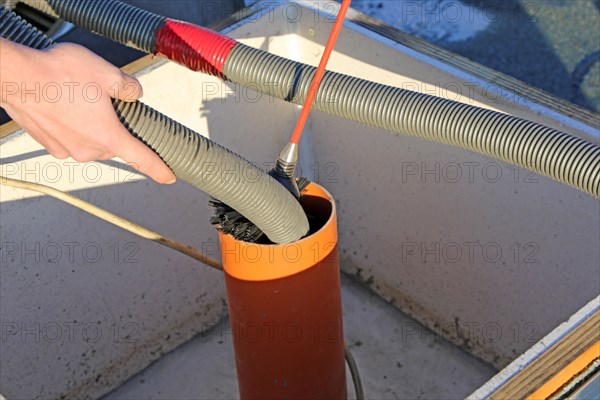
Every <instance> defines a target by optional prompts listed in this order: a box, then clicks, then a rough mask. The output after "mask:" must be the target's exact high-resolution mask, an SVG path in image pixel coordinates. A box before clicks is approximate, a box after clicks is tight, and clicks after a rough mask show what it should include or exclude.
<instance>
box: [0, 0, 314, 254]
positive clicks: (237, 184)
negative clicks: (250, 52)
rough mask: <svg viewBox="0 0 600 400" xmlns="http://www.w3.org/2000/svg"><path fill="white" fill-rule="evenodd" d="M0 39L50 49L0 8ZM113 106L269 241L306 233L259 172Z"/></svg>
mask: <svg viewBox="0 0 600 400" xmlns="http://www.w3.org/2000/svg"><path fill="white" fill-rule="evenodd" d="M0 36H1V37H3V38H5V39H9V40H11V41H14V42H17V43H20V44H23V45H26V46H29V47H32V48H37V49H41V48H45V47H48V46H50V45H51V44H52V42H51V40H50V39H49V38H47V37H46V36H45V35H44V34H42V33H41V32H40V31H38V30H37V29H35V28H34V27H32V26H31V25H29V24H28V23H27V22H25V21H24V20H22V19H21V18H20V17H19V16H17V15H16V14H15V13H13V12H11V11H10V10H8V9H7V8H6V7H4V6H0ZM113 104H114V106H115V110H116V112H117V114H118V116H119V118H120V120H121V122H122V123H123V125H124V126H125V127H126V128H127V129H128V130H129V132H130V133H131V134H133V135H134V136H136V137H137V138H138V139H140V140H142V141H143V142H144V143H146V145H148V146H149V147H150V148H152V149H153V150H154V151H155V152H156V153H157V154H158V155H159V156H160V157H161V158H162V159H163V160H164V161H165V163H166V164H167V165H168V166H169V167H170V168H171V169H172V170H173V172H175V174H176V175H177V176H178V177H179V178H181V179H183V180H185V181H186V182H188V183H190V184H192V185H193V186H195V187H196V188H198V189H200V190H202V191H204V192H206V193H208V194H209V195H211V196H213V197H214V198H216V199H218V200H220V201H222V202H223V203H226V204H228V205H229V206H230V207H233V208H234V209H235V210H236V211H238V212H239V213H241V214H243V215H244V216H245V217H246V218H248V219H249V220H250V221H251V222H252V223H254V224H255V225H256V226H257V227H258V228H259V229H260V230H262V231H263V232H264V233H265V235H267V237H268V238H269V239H270V240H271V241H273V242H275V243H280V244H281V243H290V242H293V241H296V240H298V239H300V238H301V237H302V236H304V235H305V234H306V233H307V232H308V229H309V224H308V219H307V217H306V214H305V213H304V211H303V210H302V207H301V206H300V204H299V203H298V201H297V200H296V199H295V198H294V196H292V194H291V193H289V192H288V191H287V190H286V189H285V188H284V187H283V186H282V185H281V184H279V183H278V182H277V181H275V180H274V179H273V178H272V177H271V176H269V175H268V174H267V173H266V172H264V171H263V170H261V169H259V168H257V167H256V166H254V165H253V164H252V163H250V162H248V161H246V160H245V159H243V158H242V157H240V156H239V155H237V154H235V153H233V152H231V151H229V150H227V149H226V148H224V147H222V146H220V145H218V144H216V143H214V142H212V141H211V140H209V139H207V138H205V137H204V136H202V135H200V134H198V133H196V132H194V131H192V130H191V129H189V128H187V127H185V126H183V125H181V124H179V123H178V122H176V121H173V120H172V119H170V118H169V117H167V116H165V115H162V114H161V113H159V112H158V111H156V110H154V109H152V108H151V107H148V106H147V105H145V104H143V103H141V102H139V101H136V102H130V103H126V102H123V101H120V100H114V101H113Z"/></svg>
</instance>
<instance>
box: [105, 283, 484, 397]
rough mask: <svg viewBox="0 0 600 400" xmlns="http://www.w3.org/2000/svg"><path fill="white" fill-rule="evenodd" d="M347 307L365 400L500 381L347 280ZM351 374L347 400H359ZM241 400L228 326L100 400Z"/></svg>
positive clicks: (444, 393) (454, 391) (456, 392)
mask: <svg viewBox="0 0 600 400" xmlns="http://www.w3.org/2000/svg"><path fill="white" fill-rule="evenodd" d="M342 302H343V309H344V332H345V336H346V341H347V342H348V344H349V345H350V347H351V349H352V353H353V355H354V357H355V358H356V362H357V364H358V368H359V369H360V375H361V378H362V380H363V385H364V389H365V395H366V398H367V399H430V400H431V399H443V400H449V399H463V398H465V397H466V396H467V395H468V394H469V393H470V392H471V391H472V390H473V389H475V388H477V387H479V386H480V385H481V384H482V383H483V382H485V381H486V380H487V379H488V378H490V377H491V376H492V375H493V374H494V373H495V370H494V369H493V368H492V367H490V366H489V365H487V364H485V363H482V362H481V361H479V360H477V359H476V358H474V357H472V356H470V355H468V354H467V353H465V352H464V351H462V350H460V349H458V348H457V347H455V346H453V345H452V344H450V343H449V342H447V341H446V340H444V339H442V338H441V337H439V336H437V335H435V333H433V332H431V331H429V330H427V329H426V328H424V327H423V326H422V325H420V324H419V323H418V322H417V321H415V320H413V319H411V318H409V317H407V316H406V315H404V314H402V313H400V312H398V311H397V310H396V309H395V308H394V307H392V306H391V305H390V304H387V303H386V302H384V301H383V300H382V299H381V298H380V297H379V296H377V295H374V294H373V293H372V292H370V291H368V290H366V289H365V287H364V286H363V285H362V284H357V283H355V282H354V281H351V280H350V279H349V278H347V277H344V276H342ZM257 367H258V368H260V366H257ZM347 373H348V380H347V381H348V393H349V394H350V396H349V398H350V399H355V398H356V397H355V396H354V389H353V387H352V382H351V379H350V375H349V372H347ZM237 397H238V392H237V383H236V376H235V365H234V356H233V346H232V340H231V330H230V328H229V326H228V324H227V321H226V320H223V321H221V323H220V324H219V326H217V327H215V328H214V329H212V330H211V331H209V332H207V333H205V334H200V335H198V336H196V337H195V338H194V339H192V340H191V341H189V342H188V343H186V344H185V345H183V346H181V347H180V348H178V349H177V350H175V351H173V352H172V353H170V354H167V355H166V356H164V357H162V358H161V359H160V360H159V361H157V362H155V363H154V364H152V365H151V366H150V367H148V368H147V369H146V370H144V371H143V372H141V373H140V374H138V375H136V376H134V377H132V378H131V379H130V380H129V381H128V382H127V383H125V384H124V385H123V386H122V387H120V388H119V389H117V390H115V391H114V392H112V393H110V394H108V395H107V396H105V397H104V398H103V400H131V399H145V400H171V399H177V400H187V399H189V400H197V399H234V398H237Z"/></svg>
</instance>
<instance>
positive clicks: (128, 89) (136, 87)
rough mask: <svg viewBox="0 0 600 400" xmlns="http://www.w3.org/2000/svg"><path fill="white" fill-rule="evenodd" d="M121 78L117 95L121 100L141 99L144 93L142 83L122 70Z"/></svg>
mask: <svg viewBox="0 0 600 400" xmlns="http://www.w3.org/2000/svg"><path fill="white" fill-rule="evenodd" d="M120 76H121V80H120V82H118V84H119V88H118V90H117V91H116V92H115V97H116V98H117V99H119V100H123V101H127V102H131V101H136V100H138V99H140V98H141V97H142V96H143V95H144V89H143V88H142V85H141V83H140V82H139V81H138V80H137V79H136V78H134V77H133V76H131V75H129V74H126V73H125V72H123V71H120Z"/></svg>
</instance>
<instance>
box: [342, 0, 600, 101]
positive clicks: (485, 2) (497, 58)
mask: <svg viewBox="0 0 600 400" xmlns="http://www.w3.org/2000/svg"><path fill="white" fill-rule="evenodd" d="M352 7H353V8H355V9H357V10H358V11H362V12H364V13H366V14H368V15H371V16H373V17H374V18H377V19H380V20H381V21H383V22H385V23H387V24H389V25H392V26H394V27H396V28H398V29H401V30H403V31H405V32H408V33H411V34H414V35H416V36H419V37H421V38H423V39H425V40H427V41H429V42H431V43H433V44H436V45H438V46H440V47H443V48H445V49H448V50H451V51H453V52H455V53H458V54H460V55H462V56H465V57H467V58H469V59H471V60H473V61H476V62H478V63H481V64H483V65H486V66H488V67H491V68H493V69H495V70H497V71H500V72H503V73H505V74H507V75H510V76H513V77H515V78H517V79H520V80H522V81H523V82H526V83H528V84H530V85H532V86H534V87H538V88H540V89H543V90H545V91H547V92H549V93H552V94H554V95H555V96H557V97H560V98H563V99H566V100H569V101H571V102H573V103H575V104H578V105H580V106H582V107H585V108H587V109H590V110H593V111H595V112H600V34H598V32H599V30H600V1H598V0H572V1H569V0H463V1H458V0H419V1H415V0H353V1H352Z"/></svg>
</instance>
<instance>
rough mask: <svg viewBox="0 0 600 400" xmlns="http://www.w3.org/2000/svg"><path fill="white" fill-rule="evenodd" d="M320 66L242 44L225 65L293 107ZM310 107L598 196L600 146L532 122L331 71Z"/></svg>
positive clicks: (238, 78)
mask: <svg viewBox="0 0 600 400" xmlns="http://www.w3.org/2000/svg"><path fill="white" fill-rule="evenodd" d="M315 71H316V68H315V67H313V66H309V65H306V64H301V63H298V62H295V61H292V60H289V59H286V58H283V57H280V56H277V55H274V54H271V53H268V52H265V51H262V50H259V49H255V48H253V47H249V46H246V45H244V44H241V43H238V44H237V45H236V46H235V47H234V48H233V49H232V50H231V53H230V54H229V57H228V59H227V61H226V62H225V64H224V66H223V74H224V75H225V76H226V77H227V79H229V80H231V81H232V82H236V83H238V84H241V85H244V86H248V87H250V88H253V89H255V90H258V91H260V92H262V93H266V94H268V95H270V96H273V97H277V98H279V99H284V100H286V101H289V102H292V103H296V104H302V103H303V102H304V99H306V96H307V93H308V90H309V88H310V83H311V81H312V77H313V76H314V73H315ZM313 107H314V108H315V109H317V110H319V111H322V112H325V113H328V114H331V115H335V116H338V117H342V118H345V119H349V120H352V121H356V122H360V123H362V124H365V125H368V126H372V127H376V128H382V129H385V130H388V131H392V132H396V133H400V134H405V135H411V136H417V137H420V138H423V139H427V140H431V141H434V142H439V143H444V144H448V145H452V146H456V147H460V148H463V149H466V150H469V151H472V152H476V153H480V154H483V155H486V156H489V157H494V158H497V159H499V160H502V161H506V162H508V163H511V164H514V165H518V166H520V167H523V168H526V169H529V170H532V171H534V172H537V173H539V174H541V175H545V176H547V177H550V178H552V179H554V180H556V181H559V182H562V183H565V184H567V185H570V186H572V187H575V188H578V189H580V190H582V191H584V192H586V193H588V194H591V195H593V196H595V197H600V146H598V145H597V144H594V143H591V142H588V141H586V140H583V139H581V138H578V137H576V136H573V135H570V134H567V133H564V132H560V131H557V130H555V129H552V128H549V127H547V126H544V125H540V124H537V123H535V122H531V121H528V120H524V119H521V118H517V117H513V116H510V115H506V114H502V113H499V112H496V111H492V110H486V109H483V108H479V107H475V106H471V105H467V104H463V103H459V102H456V101H451V100H446V99H442V98H439V97H435V96H431V95H427V94H422V93H417V92H412V91H409V90H404V89H400V88H396V87H392V86H386V85H382V84H379V83H375V82H371V81H367V80H364V79H360V78H356V77H352V76H348V75H343V74H339V73H335V72H330V71H327V72H326V74H325V76H324V77H323V80H322V82H321V87H320V89H319V91H318V92H317V96H316V98H315V103H314V106H313Z"/></svg>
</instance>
